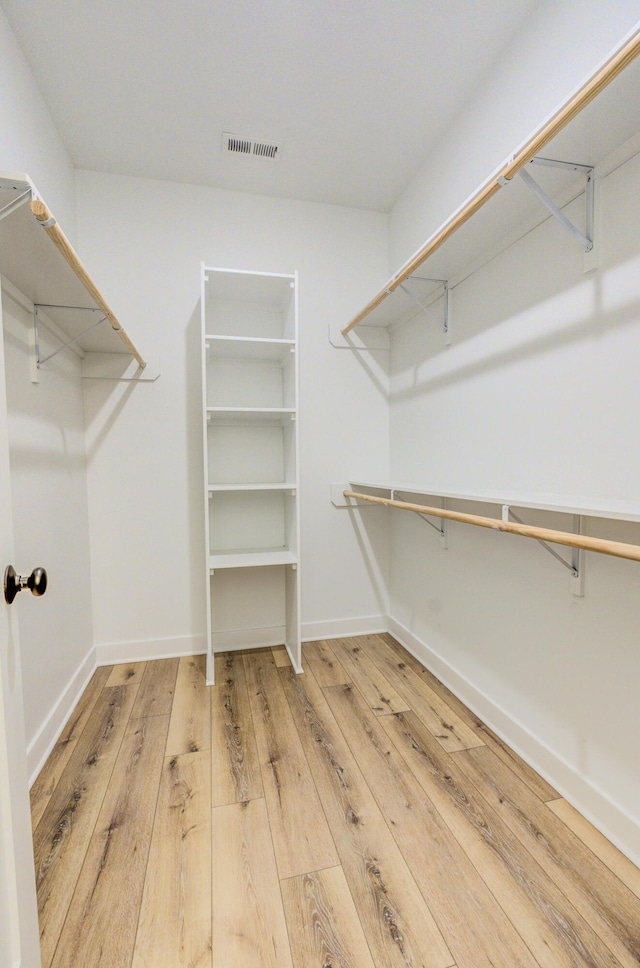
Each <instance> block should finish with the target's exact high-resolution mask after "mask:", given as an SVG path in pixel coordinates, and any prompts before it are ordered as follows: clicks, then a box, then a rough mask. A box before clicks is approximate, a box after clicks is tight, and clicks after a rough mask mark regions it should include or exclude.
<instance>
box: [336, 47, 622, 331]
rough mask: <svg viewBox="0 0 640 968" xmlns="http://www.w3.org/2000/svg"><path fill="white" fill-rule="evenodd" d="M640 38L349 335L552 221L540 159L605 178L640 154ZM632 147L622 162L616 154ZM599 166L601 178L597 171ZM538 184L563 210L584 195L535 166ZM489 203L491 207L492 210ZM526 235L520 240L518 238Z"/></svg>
mask: <svg viewBox="0 0 640 968" xmlns="http://www.w3.org/2000/svg"><path fill="white" fill-rule="evenodd" d="M638 54H640V30H639V31H637V32H636V33H634V34H633V36H632V37H631V38H630V39H629V40H627V42H626V43H625V44H624V45H623V46H622V47H621V48H620V49H619V50H618V51H617V52H616V53H615V54H614V55H613V56H612V57H611V58H610V59H609V60H608V61H607V62H606V64H605V65H604V66H603V67H602V68H601V69H600V70H599V71H598V72H597V73H596V74H595V75H593V77H591V78H590V79H589V80H588V81H587V82H586V83H585V84H584V85H583V86H582V87H581V88H580V89H579V91H578V92H577V93H576V94H575V95H574V96H573V97H571V98H570V99H569V100H568V101H567V102H566V103H565V104H564V105H563V106H562V107H561V108H560V109H559V110H558V111H557V112H556V113H555V114H554V115H553V117H552V118H551V119H550V120H549V121H546V122H545V123H544V124H543V125H542V127H540V128H539V129H538V130H537V131H536V132H535V133H534V134H533V135H532V136H531V137H530V138H529V139H528V140H527V141H526V142H525V143H524V145H522V146H521V147H519V148H518V149H516V151H515V152H514V153H513V154H512V155H511V156H510V157H509V158H508V159H507V160H506V161H505V163H504V164H503V165H502V166H501V167H500V168H499V169H498V170H497V171H496V172H493V173H492V174H491V175H490V176H489V177H488V178H487V180H486V181H485V182H483V184H482V185H481V186H480V187H479V188H478V189H477V191H476V192H474V194H473V195H471V196H470V198H468V199H467V200H466V201H465V202H464V203H463V205H461V206H460V208H459V209H457V210H456V211H455V212H454V213H453V214H452V215H451V216H450V217H449V218H448V219H447V221H446V222H444V223H443V224H442V225H441V226H440V228H439V229H438V230H437V231H436V232H434V234H433V235H432V236H430V237H429V239H427V241H426V242H425V243H424V245H422V246H421V247H420V249H418V251H417V252H416V253H415V254H414V255H413V256H412V257H411V258H410V259H409V260H408V261H407V262H406V263H405V264H404V265H403V266H402V267H401V268H400V269H399V270H398V271H397V272H396V273H395V275H393V276H392V277H391V279H390V280H389V281H388V282H387V283H386V284H385V286H383V288H382V289H381V290H380V291H379V292H378V293H377V294H376V295H375V296H374V297H373V299H371V300H370V301H369V302H368V303H367V305H366V306H365V307H364V309H362V310H361V311H360V312H359V313H358V314H357V315H356V316H354V318H353V319H352V320H351V322H349V323H348V325H347V326H346V327H345V328H344V329H343V330H342V334H343V336H347V335H348V333H349V332H351V330H353V329H354V328H355V327H356V326H357V325H358V324H359V323H365V321H366V325H367V326H380V327H386V326H390V325H392V324H394V323H397V322H400V321H402V320H403V319H406V318H409V316H412V315H415V313H416V312H417V311H418V308H419V307H418V305H417V303H416V302H415V300H414V299H412V298H411V296H410V295H408V294H407V293H406V292H405V291H404V290H403V289H401V288H400V287H401V286H402V285H403V284H406V285H407V286H408V289H409V290H410V292H411V293H412V294H413V295H414V296H416V297H417V298H418V299H419V300H420V301H421V302H425V301H426V302H427V303H429V302H431V301H432V300H433V299H435V298H436V297H437V295H438V293H439V292H441V291H442V288H441V286H440V287H439V286H438V283H437V282H434V281H432V280H447V281H448V283H449V285H452V284H456V283H457V282H460V281H461V280H462V279H463V278H464V277H465V274H468V273H469V272H471V271H474V269H475V268H477V267H478V266H479V265H481V264H483V263H484V262H486V261H487V260H488V259H489V258H491V257H492V256H493V255H494V254H495V253H496V252H497V251H500V249H501V248H506V246H507V245H508V244H510V243H511V242H512V241H514V240H515V238H517V237H518V234H522V231H528V230H530V229H531V228H532V227H534V225H535V224H539V223H541V222H542V221H544V220H545V219H546V218H548V217H549V213H548V211H547V210H546V209H545V208H544V207H543V206H542V205H541V203H540V202H539V201H538V200H537V199H536V198H535V196H534V195H533V194H532V193H531V191H530V190H529V189H528V188H527V186H526V185H525V182H524V180H523V179H521V178H516V177H515V176H516V175H517V174H518V173H519V172H521V171H522V170H523V169H525V168H527V166H528V165H529V164H530V163H531V161H532V159H533V158H540V157H543V158H548V159H553V160H555V161H565V162H570V163H573V164H578V165H587V166H589V167H592V168H595V169H596V172H595V174H596V175H598V174H602V175H604V174H606V173H607V171H606V170H604V171H603V170H602V168H606V166H607V163H608V164H609V167H613V166H614V165H615V164H616V163H619V162H620V160H624V157H631V155H632V154H634V153H637V152H638V151H639V150H640V143H639V142H638V132H639V131H640V96H639V94H640V59H639V58H638ZM621 146H626V148H625V149H624V150H623V151H622V153H621V157H620V158H618V157H613V156H614V152H616V151H617V149H620V148H621ZM598 166H600V169H601V170H598ZM535 180H536V181H537V182H538V183H539V185H540V186H541V187H542V188H543V190H544V192H545V193H546V194H547V196H549V197H550V198H551V199H552V200H553V201H554V202H555V203H556V205H557V206H558V207H562V206H563V205H566V204H568V202H569V201H571V200H572V199H574V198H576V197H577V196H578V195H580V194H582V193H583V192H584V189H585V178H584V175H582V176H576V175H575V173H570V174H569V175H568V174H567V172H566V171H560V170H558V169H555V168H551V167H543V166H536V171H535ZM489 201H490V204H487V202H489ZM519 229H520V232H519V231H518V230H519Z"/></svg>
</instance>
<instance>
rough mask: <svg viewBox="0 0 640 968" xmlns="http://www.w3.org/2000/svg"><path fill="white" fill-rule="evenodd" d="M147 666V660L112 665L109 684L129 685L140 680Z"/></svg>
mask: <svg viewBox="0 0 640 968" xmlns="http://www.w3.org/2000/svg"><path fill="white" fill-rule="evenodd" d="M146 668H147V663H146V662H120V663H119V664H118V665H114V666H113V667H112V670H111V675H110V676H109V679H108V681H107V686H128V685H131V683H133V682H140V681H141V679H142V677H143V675H144V670H145V669H146Z"/></svg>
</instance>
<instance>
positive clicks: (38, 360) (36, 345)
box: [33, 303, 107, 370]
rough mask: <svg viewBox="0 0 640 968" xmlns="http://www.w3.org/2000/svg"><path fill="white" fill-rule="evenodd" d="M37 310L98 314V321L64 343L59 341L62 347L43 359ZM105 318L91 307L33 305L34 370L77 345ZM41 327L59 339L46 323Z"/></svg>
mask: <svg viewBox="0 0 640 968" xmlns="http://www.w3.org/2000/svg"><path fill="white" fill-rule="evenodd" d="M39 309H66V310H74V309H75V310H79V311H81V312H83V313H99V314H100V319H98V320H97V321H96V322H95V323H92V324H91V326H87V328H86V329H85V330H83V331H82V332H81V333H80V334H79V335H78V336H75V337H74V338H73V339H70V340H67V342H66V343H65V342H64V341H61V342H62V346H59V347H58V349H57V350H54V352H53V353H49V355H48V356H45V357H44V358H43V357H41V356H40V328H39V327H40V320H39V316H38V310H39ZM106 318H107V317H106V316H105V314H104V313H103V312H102V310H101V309H95V308H93V307H91V308H87V307H85V306H52V305H47V304H46V303H36V304H34V307H33V331H34V351H35V359H36V368H37V369H38V370H39V369H40V367H41V366H43V365H44V364H45V363H48V362H49V360H52V359H53V358H54V357H56V356H57V355H58V353H62V351H63V350H66V349H67V347H69V346H72V345H73V344H74V343H77V342H78V340H79V339H82V337H83V336H86V334H87V333H90V332H91V330H92V329H95V328H96V327H97V326H99V325H100V323H104V321H105V319H106ZM42 325H43V326H44V327H45V329H46V330H47V331H48V332H50V333H52V335H53V336H55V337H56V339H60V337H59V336H58V334H57V333H55V332H53V330H51V328H50V327H49V326H47V325H46V323H44V322H43V323H42Z"/></svg>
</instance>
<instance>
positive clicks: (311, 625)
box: [302, 615, 389, 642]
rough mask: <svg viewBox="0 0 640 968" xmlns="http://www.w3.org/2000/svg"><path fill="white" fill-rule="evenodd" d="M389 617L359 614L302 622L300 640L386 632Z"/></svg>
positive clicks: (339, 637) (306, 640)
mask: <svg viewBox="0 0 640 968" xmlns="http://www.w3.org/2000/svg"><path fill="white" fill-rule="evenodd" d="M388 628H389V619H388V616H386V615H360V616H358V617H357V618H338V619H332V620H331V621H328V622H303V623H302V641H303V642H316V641H318V640H319V639H343V638H348V637H349V636H350V635H377V634H379V633H380V632H386V631H387V630H388Z"/></svg>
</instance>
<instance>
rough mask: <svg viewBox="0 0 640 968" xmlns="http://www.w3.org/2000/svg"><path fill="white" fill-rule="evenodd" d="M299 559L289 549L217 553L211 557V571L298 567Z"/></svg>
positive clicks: (260, 549)
mask: <svg viewBox="0 0 640 968" xmlns="http://www.w3.org/2000/svg"><path fill="white" fill-rule="evenodd" d="M297 563H298V559H297V557H296V555H294V554H293V552H291V551H289V550H288V549H287V548H254V549H247V550H243V551H239V550H233V551H217V552H215V553H214V554H212V555H210V556H209V569H210V570H211V571H214V570H217V569H222V568H264V567H268V566H270V565H297Z"/></svg>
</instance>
